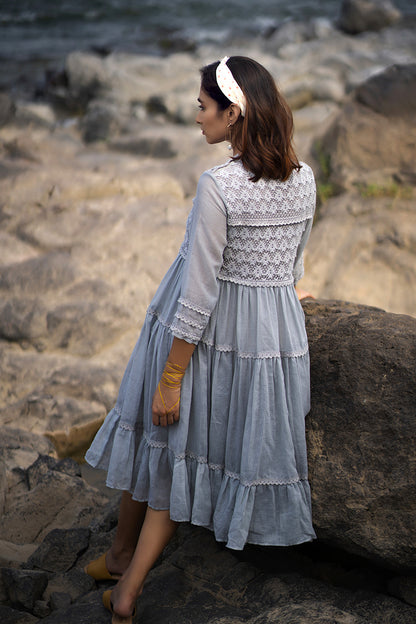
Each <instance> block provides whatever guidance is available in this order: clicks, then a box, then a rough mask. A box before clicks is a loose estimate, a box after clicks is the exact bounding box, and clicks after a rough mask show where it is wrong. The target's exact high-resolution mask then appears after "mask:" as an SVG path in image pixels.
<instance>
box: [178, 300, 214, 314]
mask: <svg viewBox="0 0 416 624" xmlns="http://www.w3.org/2000/svg"><path fill="white" fill-rule="evenodd" d="M178 303H180V304H181V305H183V306H184V307H185V308H189V309H190V310H193V311H194V312H198V313H199V314H202V315H203V316H208V317H209V316H211V312H210V311H209V310H205V309H204V308H201V307H200V306H197V305H196V304H195V303H192V301H188V300H187V299H184V298H183V297H179V299H178Z"/></svg>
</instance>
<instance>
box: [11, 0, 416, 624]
mask: <svg viewBox="0 0 416 624" xmlns="http://www.w3.org/2000/svg"><path fill="white" fill-rule="evenodd" d="M363 4H364V5H369V4H371V2H369V3H368V2H364V3H363ZM379 4H381V5H382V4H384V3H379ZM387 4H389V3H387ZM344 5H353V7H352V8H353V9H354V10H355V9H356V5H357V0H355V1H354V2H345V3H344ZM347 8H348V6H347ZM350 9H351V7H350ZM387 9H388V10H387ZM345 10H346V9H345ZM351 11H352V9H351ZM351 14H352V16H353V17H354V12H353V11H352V13H351V12H350V13H349V14H348V15H349V16H350V17H349V18H348V19H349V21H348V20H347V17H346V15H347V14H345V15H341V18H340V22H339V23H338V24H337V25H335V24H332V23H330V22H328V21H326V20H314V21H312V22H308V23H293V22H292V23H287V24H285V25H283V26H282V27H281V28H279V29H278V30H276V31H274V32H271V33H269V34H268V37H267V38H262V39H255V40H251V41H237V40H235V41H233V42H232V43H230V46H229V47H228V48H227V49H226V50H222V49H218V48H216V49H213V48H210V47H208V46H203V47H197V48H196V49H195V50H194V51H193V52H176V53H174V54H172V55H170V56H167V57H165V58H157V57H147V56H135V55H127V54H120V53H117V54H116V53H110V54H107V55H105V56H100V55H98V54H93V53H84V52H83V53H81V52H74V53H72V54H71V55H70V56H69V57H68V58H67V60H66V65H65V69H64V71H62V72H57V73H56V75H55V76H53V78H51V77H49V79H48V80H47V81H45V85H44V87H43V91H42V99H41V100H39V99H36V100H35V99H34V100H33V101H20V100H13V98H12V97H11V96H10V94H8V93H2V94H0V124H1V128H0V189H1V192H0V196H1V198H2V201H1V211H0V223H1V225H0V246H1V251H2V254H1V260H0V374H1V380H2V383H1V384H0V424H1V428H2V436H1V440H0V448H1V455H0V516H1V517H0V566H2V571H1V576H0V621H1V622H5V623H6V622H7V623H10V624H12V623H15V624H18V623H19V624H25V623H28V624H29V623H32V622H37V621H39V620H41V619H42V621H43V622H45V623H48V624H54V623H56V624H57V623H58V622H59V624H63V623H70V622H74V623H75V622H78V623H79V622H81V623H82V622H85V623H87V622H97V623H98V622H107V621H109V617H108V614H106V613H105V611H104V609H103V607H102V606H101V593H102V589H103V587H101V586H97V585H96V584H95V583H94V582H93V581H92V580H91V579H90V578H89V577H87V576H86V575H85V574H84V573H83V572H82V566H83V565H85V563H86V562H87V561H88V560H89V559H90V558H92V557H95V556H96V555H99V554H101V552H103V550H105V548H107V547H108V545H109V543H110V541H111V536H112V532H113V531H114V527H115V522H116V508H117V502H118V494H117V493H114V492H111V491H109V490H107V489H106V488H105V487H104V486H103V485H102V482H101V477H100V476H99V475H92V474H91V472H90V471H89V470H87V468H86V467H85V465H82V464H79V463H77V462H80V461H81V460H82V457H83V454H84V452H85V449H86V448H87V447H88V445H89V443H90V440H91V438H92V437H93V435H94V433H95V431H96V430H97V428H98V427H99V426H100V424H101V422H102V420H103V418H104V416H105V414H106V413H107V411H108V410H109V409H110V408H111V407H112V405H113V402H114V400H115V397H116V393H117V390H118V386H119V383H120V380H121V375H122V373H123V370H124V367H125V364H126V362H127V359H128V356H129V353H130V350H131V349H132V347H133V345H134V343H135V340H136V338H137V335H138V332H139V330H140V326H141V322H142V319H143V317H144V314H145V310H146V307H147V305H148V303H149V301H150V299H151V296H152V294H153V292H154V291H155V289H156V287H157V285H158V282H159V280H160V278H161V277H162V275H163V273H164V272H165V270H166V269H167V267H168V266H169V264H170V262H171V261H172V260H173V258H174V257H175V255H176V252H177V249H178V248H179V246H180V243H181V240H182V236H183V232H184V227H185V221H186V216H187V213H188V211H189V208H190V204H191V199H192V196H193V193H194V191H195V188H196V182H197V180H198V177H199V175H200V174H201V172H202V171H203V170H204V169H206V168H208V167H210V166H212V165H214V164H216V163H219V162H222V161H224V160H225V159H226V158H227V157H228V153H227V149H226V147H225V146H224V145H220V146H207V145H206V144H205V142H204V139H203V137H201V136H200V132H199V130H198V128H197V127H195V124H194V123H193V119H194V116H195V114H196V97H197V94H198V88H199V76H198V68H199V67H201V66H202V65H203V64H205V63H206V62H210V61H212V60H214V59H216V58H221V56H223V55H224V54H228V55H231V54H234V53H240V54H241V53H244V54H246V55H251V56H253V57H254V58H256V59H258V60H259V61H260V62H262V63H264V65H265V66H266V67H268V68H269V69H270V71H271V72H272V73H273V75H274V76H275V77H276V79H277V81H278V83H279V86H280V87H281V88H282V90H283V92H284V93H285V94H286V96H287V98H288V100H289V103H290V104H291V106H292V108H293V110H294V117H295V139H296V145H297V149H298V153H299V156H300V157H301V158H302V159H303V160H305V161H307V162H309V163H310V164H311V165H312V167H313V169H314V171H315V174H316V177H317V180H318V194H319V205H318V211H317V218H316V222H315V225H314V228H313V231H312V235H311V239H310V242H309V244H308V248H307V253H306V256H305V269H306V270H305V278H304V280H303V281H302V283H301V286H302V288H304V289H305V290H308V291H310V292H313V293H314V295H315V296H316V297H317V299H316V301H312V300H307V301H305V302H304V310H305V315H306V320H307V329H308V335H309V340H310V348H311V374H312V411H311V413H310V414H309V416H308V420H307V430H308V448H309V463H310V477H311V485H312V491H313V509H314V522H315V526H316V530H317V534H318V538H319V539H318V542H317V543H314V544H311V545H305V546H303V547H299V548H294V549H287V550H285V549H260V548H255V547H249V548H247V549H246V550H245V551H244V552H243V553H240V554H238V553H237V554H236V553H232V552H230V551H227V550H226V549H224V548H222V547H221V546H220V545H218V544H216V543H215V541H214V540H213V538H212V536H211V535H210V533H208V532H205V531H202V530H197V529H193V528H191V527H188V526H183V527H181V530H180V531H179V533H178V536H177V538H176V539H175V541H174V542H173V543H172V545H171V546H170V547H169V548H168V549H167V551H166V553H165V554H164V556H163V558H162V559H161V561H160V562H159V565H158V566H156V567H155V569H154V571H153V572H152V574H151V576H150V578H149V581H148V584H147V586H146V589H145V592H144V594H143V598H142V599H141V600H140V603H139V605H138V608H139V616H140V618H141V619H140V621H143V622H152V623H157V622H161V623H162V622H171V623H173V622H192V624H196V623H203V622H207V623H208V622H216V623H222V624H234V623H238V622H252V623H253V624H261V623H264V624H265V623H266V622H275V621H279V622H285V623H286V622H287V623H289V622H296V624H302V623H303V622H305V624H306V623H307V624H313V623H314V622H316V623H318V622H319V623H320V624H321V623H322V622H337V623H338V622H339V623H340V624H364V622H366V623H368V622H371V623H372V622H373V623H374V624H383V623H386V624H395V623H396V622H397V624H399V623H400V624H407V623H409V624H410V623H411V622H414V621H415V620H416V581H415V579H416V549H415V543H416V540H415V537H416V522H415V518H416V507H415V500H416V498H415V495H414V493H415V490H416V480H415V471H414V448H415V438H416V427H415V422H414V416H415V396H416V387H415V381H414V370H415V360H416V353H415V344H416V319H415V318H414V317H415V316H416V294H415V293H416V263H415V249H416V246H415V240H416V213H415V209H414V202H415V186H416V173H415V168H414V160H415V158H414V157H415V147H414V146H415V144H416V143H415V140H416V127H415V123H414V119H415V113H416V59H415V52H414V51H415V49H416V27H415V26H416V25H415V24H412V23H411V21H410V22H409V21H407V22H405V21H403V20H400V18H399V16H397V14H396V13H394V11H393V10H392V9H391V7H390V8H389V7H387V8H386V13H385V14H384V15H385V17H384V19H385V21H384V22H383V23H382V24H381V26H380V22H379V21H377V20H379V19H380V18H379V16H378V17H377V20H376V22H374V20H375V19H376V18H375V17H374V14H371V15H370V16H369V15H368V13H367V14H365V15H364V17H363V13H361V14H360V15H361V16H360V20H361V21H360V20H358V22H357V21H355V22H354V23H355V26H354V27H352V26H351V19H352V18H351ZM387 14H388V15H390V17H388V15H387ZM377 15H378V14H377ZM364 18H365V19H366V20H367V21H365V19H364ZM370 18H371V19H370ZM363 19H364V22H363ZM343 20H344V21H343ZM386 20H387V21H386ZM363 23H364V26H363ZM357 24H358V25H357ZM374 24H376V26H377V27H375V26H374ZM354 28H355V30H354ZM357 28H358V29H359V33H358V34H357V30H356V29H357ZM369 28H371V30H368V29H369ZM347 31H348V32H347ZM352 33H354V34H352ZM351 302H354V303H351ZM75 460H76V461H75Z"/></svg>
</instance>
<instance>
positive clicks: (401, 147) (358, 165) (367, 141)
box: [321, 64, 416, 188]
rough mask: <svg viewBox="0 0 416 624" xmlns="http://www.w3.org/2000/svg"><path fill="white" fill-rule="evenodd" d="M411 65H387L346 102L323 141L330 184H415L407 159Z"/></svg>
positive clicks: (415, 131)
mask: <svg viewBox="0 0 416 624" xmlns="http://www.w3.org/2000/svg"><path fill="white" fill-rule="evenodd" d="M415 68H416V65H414V64H411V65H402V66H393V67H390V68H388V69H386V70H385V71H384V72H381V73H380V74H377V75H376V76H373V77H371V78H370V79H369V80H368V81H367V82H365V83H363V84H362V85H360V86H359V87H357V89H356V90H355V92H354V93H353V94H352V96H351V98H350V99H349V100H348V101H347V103H346V104H345V106H344V107H343V109H342V110H341V112H340V113H339V115H338V116H337V117H336V118H335V120H334V121H333V123H332V125H331V126H330V128H329V129H328V130H327V132H326V133H325V135H324V136H323V138H322V142H321V148H322V150H323V151H324V152H325V153H326V154H327V155H328V157H329V158H330V181H331V182H332V183H333V184H335V185H336V186H338V187H342V188H351V186H352V185H354V184H361V185H369V184H377V185H379V186H383V185H385V186H388V185H389V184H391V183H392V182H393V181H399V182H402V183H404V184H415V182H416V179H415V176H414V172H413V169H412V166H411V164H410V163H412V162H413V158H414V145H415V141H416V127H415V124H414V123H412V118H414V114H415V110H416V108H415V101H416V100H415V73H416V69H415ZM384 100H385V102H384Z"/></svg>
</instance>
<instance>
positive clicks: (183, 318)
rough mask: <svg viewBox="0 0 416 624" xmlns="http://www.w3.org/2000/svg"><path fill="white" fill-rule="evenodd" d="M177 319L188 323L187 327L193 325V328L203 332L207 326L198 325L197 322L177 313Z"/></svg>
mask: <svg viewBox="0 0 416 624" xmlns="http://www.w3.org/2000/svg"><path fill="white" fill-rule="evenodd" d="M175 317H176V318H177V319H179V320H180V321H182V322H183V323H186V325H191V327H196V329H201V330H203V329H205V325H201V323H197V322H196V321H191V320H190V319H187V318H186V317H185V316H184V315H183V314H181V313H180V312H176V313H175Z"/></svg>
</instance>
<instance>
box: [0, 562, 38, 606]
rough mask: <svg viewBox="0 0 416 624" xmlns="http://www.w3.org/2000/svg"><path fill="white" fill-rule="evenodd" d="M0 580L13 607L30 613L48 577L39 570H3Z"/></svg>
mask: <svg viewBox="0 0 416 624" xmlns="http://www.w3.org/2000/svg"><path fill="white" fill-rule="evenodd" d="M1 574H2V579H3V582H4V584H5V586H6V590H7V594H8V598H9V600H10V603H11V605H12V606H13V607H16V608H18V609H19V608H23V609H27V610H28V611H31V610H32V609H33V607H34V605H35V602H36V601H37V600H39V599H40V598H41V596H42V594H43V592H44V591H45V589H46V586H47V584H48V575H47V574H46V572H44V571H40V570H14V569H13V568H3V569H2V570H1Z"/></svg>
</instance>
